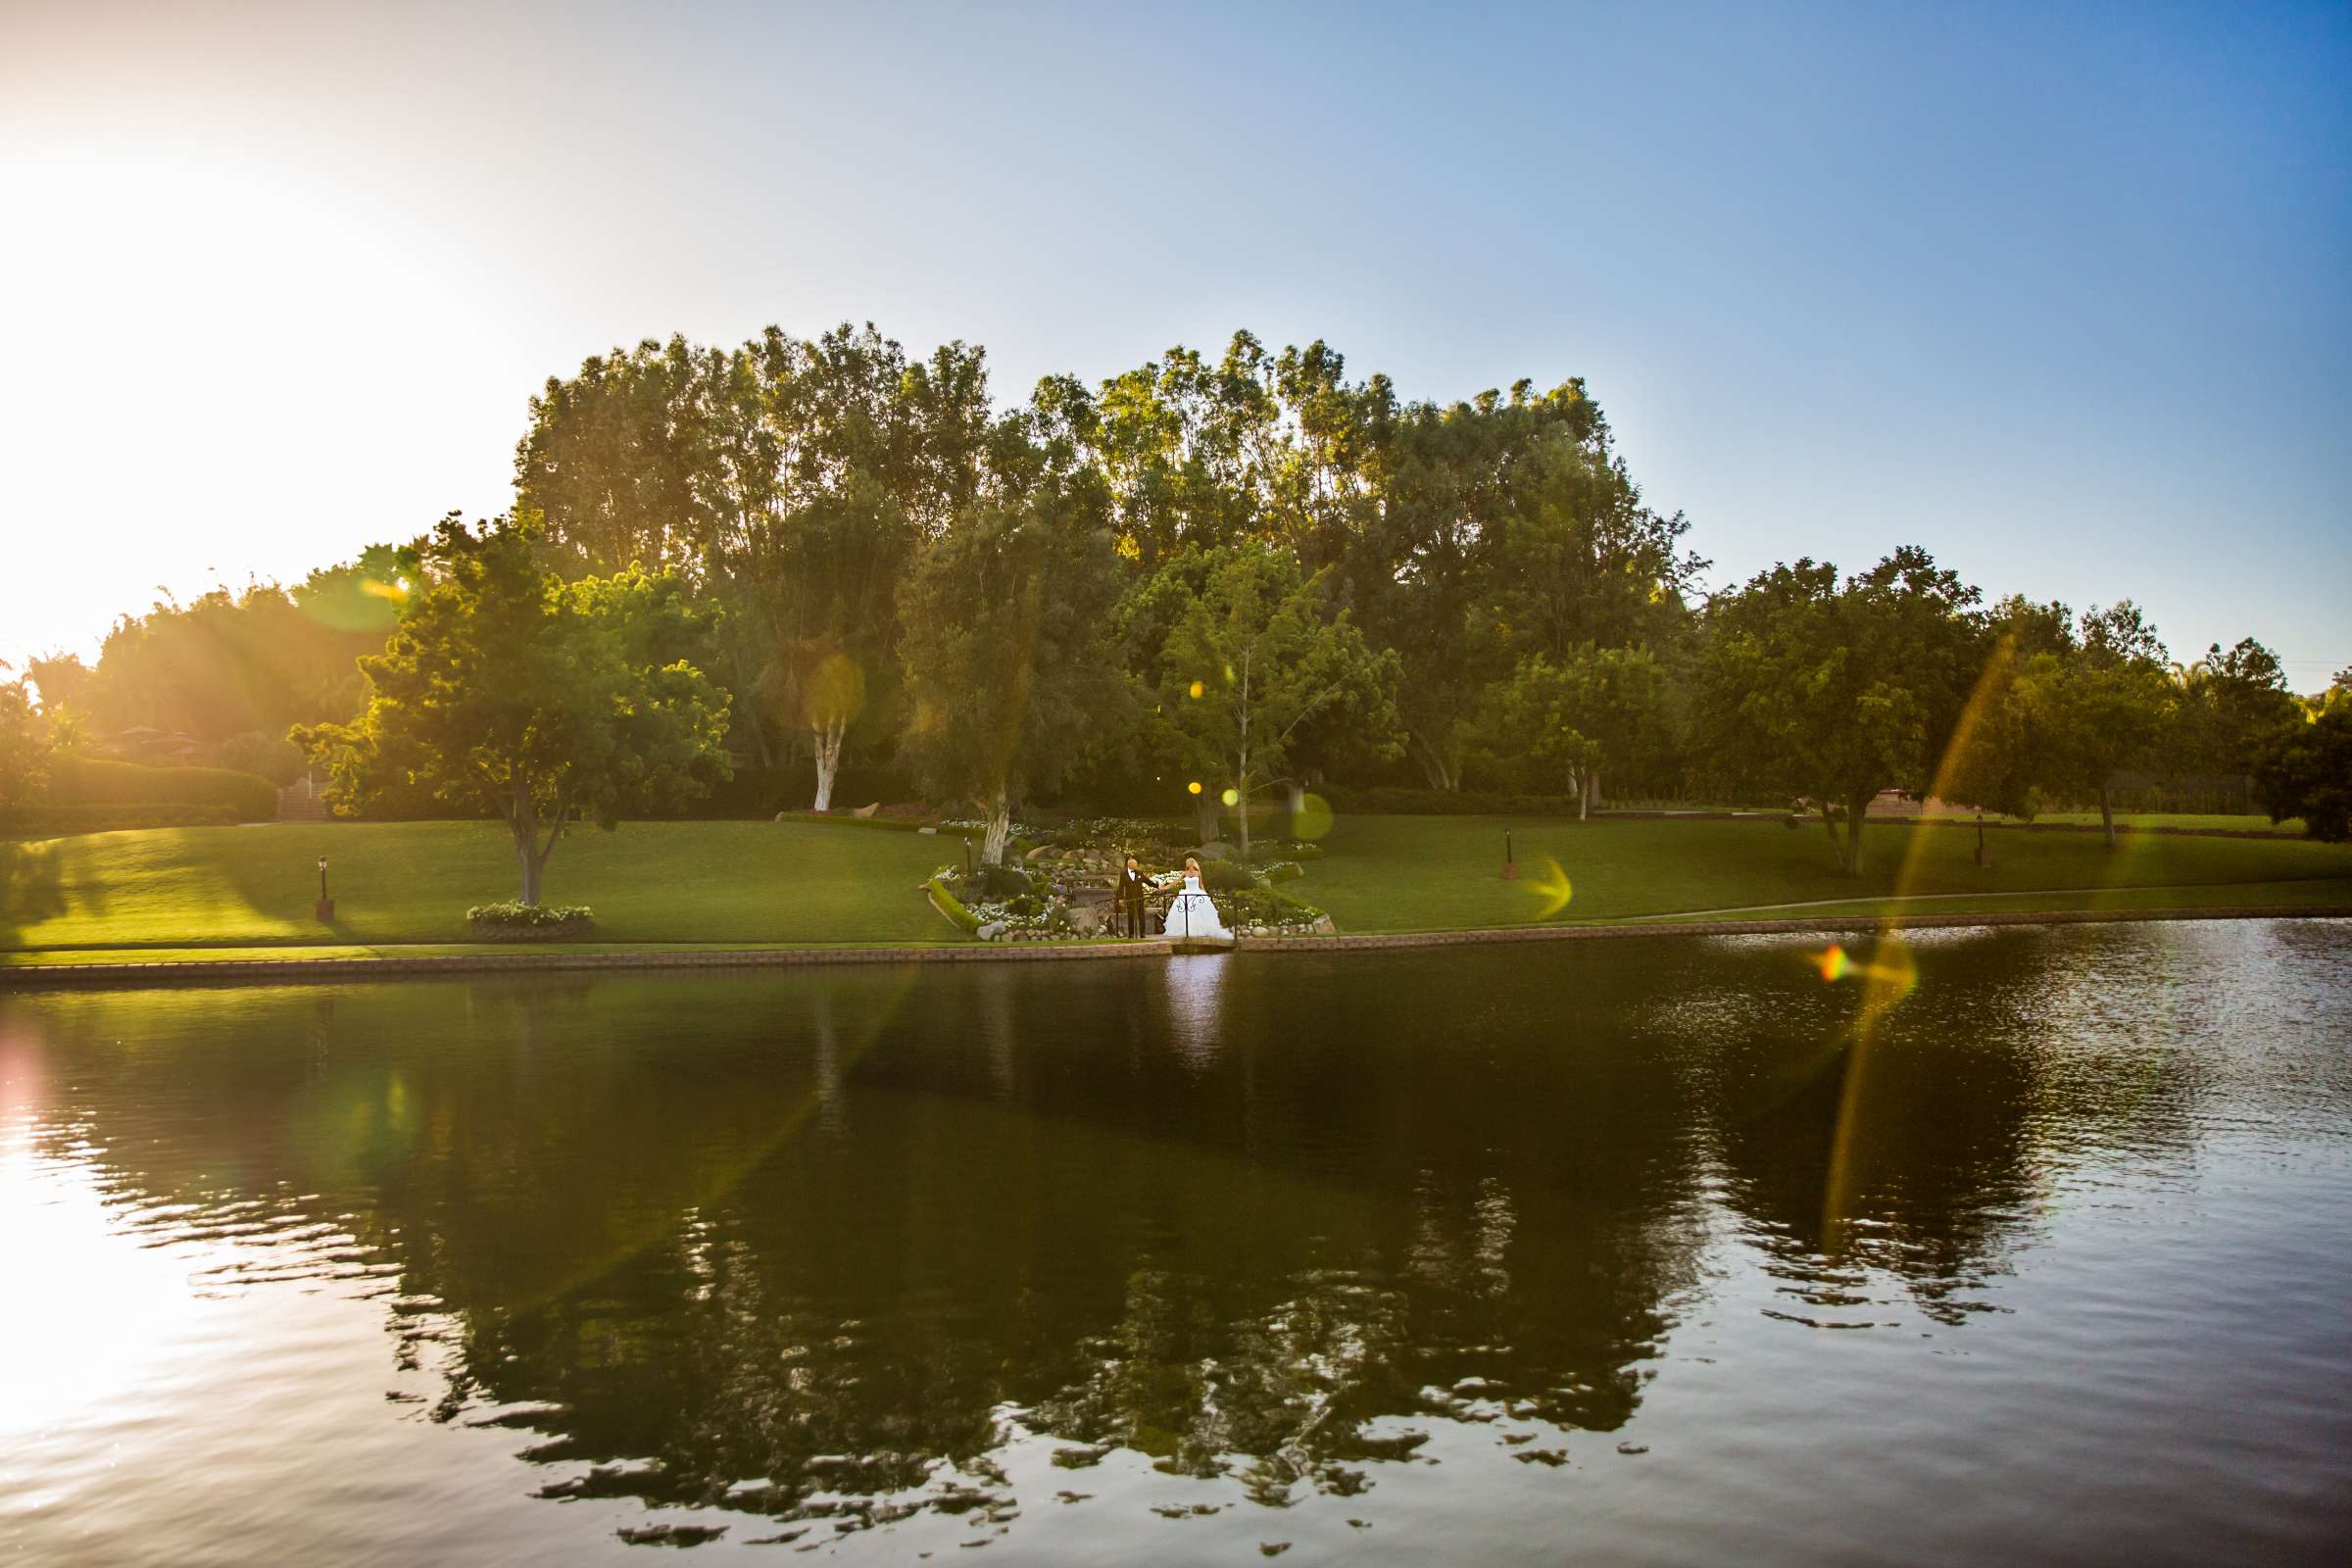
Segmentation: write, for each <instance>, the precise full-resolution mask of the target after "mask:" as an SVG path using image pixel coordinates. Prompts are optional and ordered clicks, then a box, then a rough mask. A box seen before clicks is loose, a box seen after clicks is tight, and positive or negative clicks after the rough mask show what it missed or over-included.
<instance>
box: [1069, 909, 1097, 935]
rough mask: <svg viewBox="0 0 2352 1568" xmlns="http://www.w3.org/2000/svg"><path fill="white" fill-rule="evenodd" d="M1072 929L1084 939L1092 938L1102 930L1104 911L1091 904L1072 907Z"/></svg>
mask: <svg viewBox="0 0 2352 1568" xmlns="http://www.w3.org/2000/svg"><path fill="white" fill-rule="evenodd" d="M1070 929H1072V930H1073V931H1076V932H1077V933H1078V934H1079V935H1080V936H1082V937H1091V936H1093V935H1094V934H1095V933H1096V932H1098V931H1100V930H1102V929H1103V911H1102V910H1101V909H1098V908H1096V907H1094V906H1093V905H1091V904H1074V905H1072V906H1071V907H1070Z"/></svg>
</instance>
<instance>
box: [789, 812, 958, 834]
mask: <svg viewBox="0 0 2352 1568" xmlns="http://www.w3.org/2000/svg"><path fill="white" fill-rule="evenodd" d="M776 820H777V821H779V822H781V821H783V820H784V819H783V818H782V817H780V816H779V817H777V818H776ZM915 831H916V832H917V833H920V834H921V835H923V837H925V838H937V837H938V836H939V829H937V828H935V827H918V828H916V829H915Z"/></svg>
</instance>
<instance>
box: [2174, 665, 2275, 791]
mask: <svg viewBox="0 0 2352 1568" xmlns="http://www.w3.org/2000/svg"><path fill="white" fill-rule="evenodd" d="M2302 716H2303V714H2302V705H2301V704H2299V703H2298V702H2296V700H2295V696H2294V693H2292V692H2291V691H2289V690H2288V689H2287V684H2286V667H2285V666H2284V665H2283V664H2281V663H2280V662H2278V655H2277V654H2274V653H2272V652H2271V651H2270V650H2269V649H2268V648H2265V647H2264V646H2263V645H2262V644H2261V643H2258V642H2256V641H2255V640H2254V639H2253V638H2251V637H2247V638H2244V639H2242V640H2240V641H2239V643H2238V644H2237V646H2235V647H2234V648H2231V649H2229V650H2227V651H2224V649H2223V648H2222V645H2221V644H2219V643H2215V644H2213V645H2212V646H2211V647H2210V648H2208V649H2207V650H2206V652H2205V657H2204V658H2203V659H2200V660H2198V661H2197V662H2195V663H2193V664H2191V665H2189V666H2188V668H2187V669H2185V670H2183V671H2182V672H2181V682H2180V724H2179V727H2178V733H2179V742H2178V753H2177V755H2178V756H2179V758H2180V760H2181V761H2182V762H2184V763H2185V764H2186V765H2188V766H2189V767H2191V768H2193V769H2195V770H2196V771H2198V772H2203V773H2224V774H2228V773H2235V774H2243V773H2246V772H2248V771H2249V770H2250V769H2251V768H2252V766H2253V761H2254V757H2255V754H2256V752H2257V750H2258V748H2259V747H2260V745H2261V743H2262V742H2263V741H2265V740H2267V739H2268V738H2269V737H2270V736H2271V734H2272V733H2273V732H2274V731H2276V730H2278V729H2279V728H2280V727H2281V726H2283V725H2286V724H2290V723H2293V722H2295V721H2296V720H2298V719H2300V718H2301V717H2302Z"/></svg>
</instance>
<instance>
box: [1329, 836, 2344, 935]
mask: <svg viewBox="0 0 2352 1568" xmlns="http://www.w3.org/2000/svg"><path fill="white" fill-rule="evenodd" d="M1506 826H1508V827H1509V828H1510V829H1511V832H1512V837H1513V840H1514V843H1515V853H1516V855H1517V857H1518V860H1519V872H1520V878H1521V879H1520V880H1519V881H1517V882H1506V881H1504V880H1503V879H1502V855H1503V830H1504V828H1505V827H1506ZM1862 842H1863V864H1864V874H1863V876H1862V877H1861V878H1860V880H1859V881H1856V880H1854V879H1852V878H1848V877H1844V876H1840V875H1839V874H1838V871H1837V869H1836V867H1835V865H1834V863H1833V862H1832V860H1831V858H1830V845H1829V837H1828V835H1827V834H1826V833H1825V832H1824V831H1823V830H1822V829H1821V828H1820V827H1819V826H1818V825H1817V824H1808V825H1806V826H1805V827H1803V828H1801V829H1797V830H1793V831H1792V830H1790V829H1789V828H1786V827H1784V826H1782V825H1781V824H1780V823H1779V822H1778V821H1777V820H1750V821H1677V820H1671V819H1669V820H1662V821H1656V820H1653V821H1642V820H1626V821H1600V820H1596V821H1592V822H1574V821H1566V820H1559V819H1539V820H1534V821H1526V820H1520V821H1513V822H1510V823H1507V824H1506V823H1505V822H1503V821H1502V820H1500V819H1498V818H1495V817H1477V816H1358V817H1342V818H1341V819H1340V820H1339V821H1338V822H1336V823H1335V824H1334V825H1333V828H1332V831H1331V834H1330V836H1329V837H1328V838H1327V839H1326V840H1325V841H1324V850H1325V854H1324V857H1323V858H1321V859H1318V860H1311V861H1309V862H1307V866H1306V875H1305V876H1304V877H1302V878H1300V879H1299V881H1297V882H1293V883H1290V884H1288V886H1289V887H1290V888H1291V889H1293V890H1295V891H1296V892H1297V893H1298V895H1299V897H1300V898H1303V899H1305V900H1307V901H1308V902H1310V903H1313V904H1318V905H1321V906H1322V907H1324V908H1326V909H1328V910H1330V911H1331V915H1332V918H1333V919H1334V920H1336V921H1337V922H1338V924H1339V927H1340V929H1341V930H1343V931H1430V930H1444V929H1447V928H1459V927H1465V926H1507V925H1518V924H1523V923H1525V922H1527V921H1530V920H1534V919H1538V918H1542V917H1543V916H1544V898H1543V896H1542V894H1541V893H1540V892H1539V891H1538V890H1539V887H1540V886H1541V884H1542V883H1543V882H1544V880H1545V878H1546V873H1547V872H1548V871H1549V868H1550V866H1549V862H1550V861H1553V860H1556V861H1557V862H1558V864H1559V866H1560V868H1561V869H1562V870H1563V871H1564V872H1565V873H1566V875H1567V876H1568V878H1569V880H1570V884H1571V886H1572V888H1573V895H1572V897H1571V898H1570V900H1569V902H1568V904H1567V906H1566V907H1564V908H1562V909H1561V910H1560V911H1559V912H1558V913H1557V914H1555V915H1553V916H1551V918H1553V919H1556V920H1560V921H1564V922H1571V923H1576V922H1601V921H1612V920H1630V919H1638V918H1641V917H1642V916H1645V915H1666V914H1674V913H1680V912H1684V911H1691V910H1716V909H1737V908H1747V907H1753V906H1758V905H1778V904H1799V903H1811V902H1814V901H1836V903H1834V904H1833V903H1824V905H1823V907H1821V908H1820V909H1818V910H1811V909H1790V910H1787V911H1764V910H1758V911H1757V914H1758V915H1759V916H1762V915H1764V914H1767V913H1778V912H1786V913H1789V914H1804V913H1816V912H1818V913H1838V912H1846V911H1850V910H1851V909H1852V908H1853V907H1855V906H1857V905H1861V904H1865V903H1867V902H1868V901H1872V900H1878V899H1884V898H1887V897H1889V896H1891V895H1894V894H1896V893H1898V892H1899V893H1905V894H1947V893H1951V894H1972V895H2019V894H2034V893H2037V892H2042V891H2045V890H2050V889H2090V890H2093V891H2091V892H2088V893H2069V894H2066V895H2065V896H2063V897H2060V898H2057V899H2055V901H2054V902H2053V903H2051V904H2049V905H2046V906H2044V907H2061V908H2097V907H2119V906H2116V905H2114V904H2113V903H2112V901H2113V900H2114V899H2115V898H2116V897H2118V895H2119V891H2120V890H2126V889H2155V888H2165V889H2175V888H2191V889H2195V890H2198V891H2197V892H2196V893H2195V894H2194V895H2193V896H2192V895H2185V894H2184V895H2181V896H2180V897H2179V898H2177V899H2176V898H2174V897H2173V896H2172V895H2170V894H2168V895H2166V897H2165V902H2166V905H2167V906H2168V907H2184V906H2188V905H2194V904H2199V903H2209V904H2215V905H2229V904H2235V903H2237V902H2239V898H2238V896H2237V894H2236V893H2235V892H2233V891H2232V885H2236V884H2256V885H2259V886H2260V888H2261V889H2262V890H2263V892H2262V897H2261V902H2265V903H2306V902H2308V903H2328V902H2334V901H2343V900H2344V898H2345V890H2344V886H2343V884H2344V883H2345V882H2346V881H2347V880H2352V845H2340V844H2339V845H2327V844H2314V843H2311V842H2308V841H2306V840H2299V839H2297V840H2278V839H2227V838H2185V837H2171V836H2160V835H2155V834H2148V835H2139V836H2133V837H2128V838H2126V839H2124V840H2123V841H2122V843H2121V844H2120V845H2119V846H2118V847H2117V848H2116V849H2114V850H2112V851H2110V850H2109V849H2107V847H2106V844H2105V841H2104V840H2103V839H2102V838H2101V837H2100V835H2098V834H2095V833H1995V834H1992V835H1991V836H1990V845H1989V848H1990V853H1991V856H1992V860H1993V863H1992V866H1991V868H1990V869H1989V870H1985V871H1980V870H1978V869H1977V868H1976V866H1975V865H1974V864H1973V863H1972V856H1973V855H1974V853H1975V849H1976V835H1975V834H1974V833H1972V832H1967V831H1965V830H1960V829H1954V828H1942V827H1912V826H1908V825H1903V824H1895V823H1873V824H1871V825H1870V827H1869V828H1868V829H1866V830H1865V832H1864V835H1863V841H1862ZM1914 851H1916V861H1915V863H1914V864H1913V865H1912V867H1911V873H1910V875H1909V876H1908V877H1899V876H1898V873H1900V872H1901V871H1902V869H1903V866H1904V862H1905V860H1906V858H1908V857H1910V856H1911V855H1912V854H1913V852H1914ZM1898 880H1899V881H1900V883H1901V885H1900V886H1899V887H1898V885H1897V884H1898ZM2296 883H2308V884H2309V886H2310V888H2311V890H2312V894H2313V896H2312V897H2311V898H2309V899H2306V898H2303V897H2301V896H2296V897H2292V898H2282V897H2278V896H2275V895H2276V890H2277V888H2278V886H2279V885H2282V884H2296ZM2252 891H2253V889H2251V888H2249V889H2248V892H2249V893H2251V892H2252ZM2137 896H2138V895H2134V897H2137ZM2102 900H2105V901H2109V902H2107V903H2102V902H2101V901H2102ZM1923 907H1926V908H1930V909H1941V908H1943V907H1944V906H1942V905H1928V906H1923ZM1951 907H1952V908H1954V909H1959V908H1965V907H1968V906H1967V905H1963V904H1958V903H1954V904H1953V905H1952V906H1951ZM1737 917H1738V916H1732V915H1727V916H1726V918H1737Z"/></svg>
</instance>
